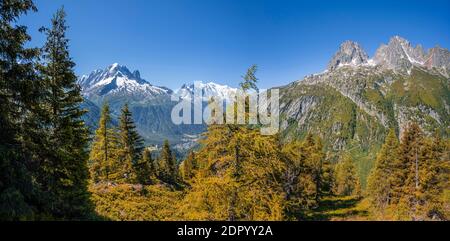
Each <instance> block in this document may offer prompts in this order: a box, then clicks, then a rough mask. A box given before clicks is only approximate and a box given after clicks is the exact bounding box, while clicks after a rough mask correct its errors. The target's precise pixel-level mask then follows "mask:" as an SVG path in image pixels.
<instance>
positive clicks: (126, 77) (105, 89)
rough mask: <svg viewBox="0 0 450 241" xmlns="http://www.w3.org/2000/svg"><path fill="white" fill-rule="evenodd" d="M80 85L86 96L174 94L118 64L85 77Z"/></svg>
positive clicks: (80, 81) (154, 95)
mask: <svg viewBox="0 0 450 241" xmlns="http://www.w3.org/2000/svg"><path fill="white" fill-rule="evenodd" d="M78 83H79V84H80V86H81V88H82V92H83V94H84V95H85V96H93V95H97V96H99V97H103V96H107V95H134V96H136V95H138V96H142V97H143V98H144V97H145V98H152V97H157V96H159V95H167V94H170V93H171V92H172V91H171V90H170V89H168V88H165V87H158V86H154V85H152V84H150V83H149V82H147V81H146V80H144V79H142V78H141V75H140V73H139V71H138V70H135V71H133V72H131V71H130V70H129V69H128V68H127V67H126V66H124V65H120V64H118V63H114V64H112V65H110V66H108V67H107V68H105V69H103V70H102V69H97V70H95V71H92V72H91V73H90V74H89V75H83V76H82V77H81V78H80V80H79V82H78Z"/></svg>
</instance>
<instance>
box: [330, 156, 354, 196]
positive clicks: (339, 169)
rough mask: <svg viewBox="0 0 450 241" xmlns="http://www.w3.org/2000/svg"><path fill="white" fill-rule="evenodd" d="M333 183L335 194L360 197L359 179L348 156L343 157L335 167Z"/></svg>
mask: <svg viewBox="0 0 450 241" xmlns="http://www.w3.org/2000/svg"><path fill="white" fill-rule="evenodd" d="M335 181H336V182H335V187H334V190H335V194H337V195H340V196H350V195H351V196H355V195H356V196H359V195H361V186H360V182H359V177H358V175H357V173H356V167H355V165H354V164H353V160H352V159H351V158H350V156H348V155H345V156H344V158H343V160H341V161H340V162H339V163H338V164H337V165H336V178H335Z"/></svg>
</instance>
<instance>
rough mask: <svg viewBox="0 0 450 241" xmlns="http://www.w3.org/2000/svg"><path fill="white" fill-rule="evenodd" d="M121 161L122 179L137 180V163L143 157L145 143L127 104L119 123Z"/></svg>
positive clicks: (128, 181) (127, 181) (120, 171)
mask: <svg viewBox="0 0 450 241" xmlns="http://www.w3.org/2000/svg"><path fill="white" fill-rule="evenodd" d="M119 148H120V151H119V162H120V164H119V165H120V166H121V167H120V169H119V173H120V179H121V180H123V182H125V183H135V182H136V181H137V173H136V169H135V168H136V165H137V164H138V162H139V161H140V160H141V159H142V151H143V150H144V144H143V139H142V137H141V136H140V135H139V134H138V132H137V130H136V125H135V124H134V121H133V117H132V114H131V111H130V110H129V108H128V105H127V104H125V105H124V106H123V108H122V113H121V116H120V123H119Z"/></svg>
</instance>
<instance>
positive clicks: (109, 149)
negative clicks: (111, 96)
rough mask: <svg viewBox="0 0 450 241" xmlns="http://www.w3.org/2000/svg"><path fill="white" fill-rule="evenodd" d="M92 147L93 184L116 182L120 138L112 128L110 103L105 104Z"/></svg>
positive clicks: (91, 170) (91, 167)
mask: <svg viewBox="0 0 450 241" xmlns="http://www.w3.org/2000/svg"><path fill="white" fill-rule="evenodd" d="M91 146H92V147H91V153H90V156H89V160H90V165H89V170H90V173H91V180H92V181H93V183H98V182H110V181H113V180H115V179H116V178H117V174H116V173H117V169H118V166H117V158H118V137H117V134H116V132H115V130H114V127H113V126H112V122H111V114H110V111H109V105H108V103H105V104H103V107H102V111H101V115H100V120H99V125H98V128H97V130H96V131H95V137H94V141H93V143H92V145H91Z"/></svg>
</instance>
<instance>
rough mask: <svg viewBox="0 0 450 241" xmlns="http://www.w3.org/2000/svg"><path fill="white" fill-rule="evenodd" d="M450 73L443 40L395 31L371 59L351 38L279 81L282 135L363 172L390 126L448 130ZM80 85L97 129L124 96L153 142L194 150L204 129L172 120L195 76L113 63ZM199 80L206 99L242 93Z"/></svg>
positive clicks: (189, 92) (190, 90)
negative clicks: (103, 113) (307, 69)
mask: <svg viewBox="0 0 450 241" xmlns="http://www.w3.org/2000/svg"><path fill="white" fill-rule="evenodd" d="M449 75H450V52H449V51H448V50H447V49H444V48H441V47H439V46H436V47H433V48H431V49H428V50H425V49H424V48H423V47H422V46H421V45H417V46H413V45H412V44H411V43H410V42H409V41H407V40H406V39H404V38H401V37H399V36H394V37H392V38H391V39H390V40H389V42H388V43H387V44H382V45H381V46H380V47H379V48H378V49H377V50H376V52H375V54H374V55H373V57H372V58H370V57H369V55H368V54H367V53H366V52H365V51H364V49H363V48H362V47H361V46H360V45H359V44H358V43H356V42H353V41H345V42H344V43H342V44H341V45H340V47H339V48H338V50H337V51H336V53H335V54H334V56H332V58H331V60H330V61H329V63H328V66H327V69H326V70H324V71H323V72H322V73H318V74H312V75H308V76H305V77H304V78H303V79H301V80H297V81H294V82H292V83H290V84H288V85H286V86H281V87H277V88H278V89H280V97H281V99H280V111H281V113H280V115H281V127H282V136H283V137H284V138H285V139H296V138H302V137H304V136H305V135H306V134H307V133H313V134H316V135H319V136H320V137H321V138H322V140H323V142H324V147H325V149H326V150H327V152H328V154H329V156H331V157H332V158H334V159H335V160H338V159H339V157H340V156H342V155H343V154H346V155H347V154H348V155H352V156H353V157H355V160H358V163H357V164H358V165H357V166H358V168H359V171H360V173H361V174H362V176H363V178H364V177H365V176H367V173H368V171H369V170H370V168H371V167H372V165H373V160H374V156H373V155H374V153H376V152H377V151H378V149H379V147H380V145H381V143H382V142H383V140H384V137H385V135H386V133H387V130H388V129H390V128H394V129H396V130H397V132H398V134H400V135H401V133H402V132H403V130H404V128H405V126H406V125H407V124H408V123H409V122H411V121H415V122H418V123H419V124H420V126H421V127H422V128H423V129H424V131H425V132H426V133H428V134H431V133H432V132H434V131H436V130H439V131H440V132H441V134H442V135H445V136H449V134H450V131H449V128H448V127H449V126H450V118H449V113H450V91H449ZM79 84H80V86H81V87H82V93H83V95H84V97H85V100H86V102H85V103H84V105H83V107H85V108H87V109H88V110H90V112H89V114H88V115H87V116H85V120H86V122H87V123H88V124H89V125H90V126H92V127H93V128H95V123H96V121H97V120H98V113H99V109H98V108H99V107H100V106H101V104H102V103H103V102H104V101H108V102H109V103H110V105H111V107H112V108H111V109H112V112H113V115H115V116H117V115H118V114H119V111H120V107H121V106H122V105H123V104H124V103H128V104H129V105H130V106H131V109H132V111H133V117H134V119H135V122H136V125H137V127H138V130H139V132H140V133H141V135H142V136H143V137H144V138H145V139H146V141H147V143H149V144H159V143H161V142H162V141H163V140H164V139H169V140H170V141H171V142H172V143H174V144H175V145H177V146H178V147H180V148H181V149H188V148H190V147H192V146H193V143H195V141H196V140H197V139H198V137H199V134H201V133H202V132H203V131H205V128H206V126H205V125H181V126H177V125H174V124H172V121H171V119H170V113H171V109H172V107H173V106H174V104H176V103H175V102H172V101H170V96H171V95H173V94H175V95H178V96H179V97H181V98H188V97H190V96H192V94H193V84H192V83H191V84H184V85H182V86H181V87H180V88H179V89H177V90H175V91H174V90H171V89H169V88H166V87H161V86H155V85H152V84H151V83H149V82H148V81H146V80H144V79H142V78H141V76H140V74H139V71H133V72H131V71H130V70H129V69H128V68H127V67H126V66H122V65H119V64H113V65H111V66H109V67H107V68H105V69H103V70H95V71H93V72H92V73H90V74H89V75H84V76H82V77H81V78H80V79H79ZM200 87H201V89H202V92H203V94H204V95H205V96H206V99H204V101H207V99H208V98H210V97H219V98H222V99H227V98H229V96H230V95H232V94H233V93H235V92H236V89H235V88H232V87H229V86H226V85H220V84H216V83H213V82H209V83H206V84H201V85H200ZM362 181H363V182H362V183H365V181H364V180H362Z"/></svg>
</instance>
